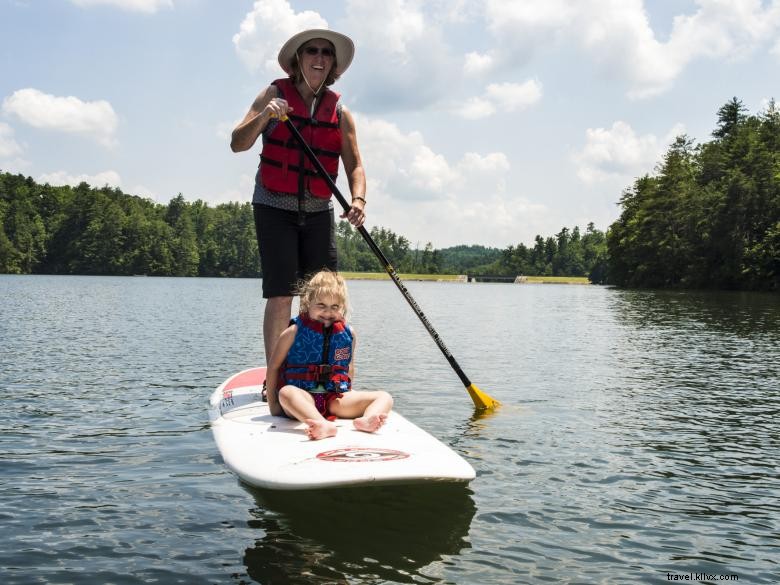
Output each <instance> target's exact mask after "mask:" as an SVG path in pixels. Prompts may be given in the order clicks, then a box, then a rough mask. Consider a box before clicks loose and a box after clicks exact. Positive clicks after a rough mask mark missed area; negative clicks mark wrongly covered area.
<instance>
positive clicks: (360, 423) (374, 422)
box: [352, 413, 387, 433]
mask: <svg viewBox="0 0 780 585" xmlns="http://www.w3.org/2000/svg"><path fill="white" fill-rule="evenodd" d="M386 420H387V415H386V414H385V413H380V414H372V415H371V416H361V417H360V418H356V419H355V420H353V421H352V424H354V425H355V428H356V429H357V430H359V431H363V432H365V433H375V432H376V431H378V430H379V428H380V427H381V426H382V425H383V424H385V421H386Z"/></svg>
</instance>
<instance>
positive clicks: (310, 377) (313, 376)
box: [283, 364, 349, 382]
mask: <svg viewBox="0 0 780 585" xmlns="http://www.w3.org/2000/svg"><path fill="white" fill-rule="evenodd" d="M293 368H294V369H304V368H305V369H306V371H305V372H291V371H290V370H291V369H293ZM284 369H285V371H284V374H283V375H284V378H285V379H287V380H305V381H308V382H316V381H318V380H321V379H322V378H323V377H325V376H331V375H335V376H337V377H338V378H342V377H344V378H347V379H349V377H348V376H344V374H343V372H348V371H349V370H348V369H347V368H345V367H344V366H341V365H338V364H336V365H330V364H300V365H298V364H286V365H285V367H284Z"/></svg>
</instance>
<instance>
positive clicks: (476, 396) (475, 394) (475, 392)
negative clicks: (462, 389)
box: [466, 384, 501, 410]
mask: <svg viewBox="0 0 780 585" xmlns="http://www.w3.org/2000/svg"><path fill="white" fill-rule="evenodd" d="M466 390H468V391H469V396H471V399H472V400H473V401H474V406H476V407H477V408H479V409H480V410H484V409H486V408H495V407H496V406H498V405H499V404H501V403H500V402H499V401H498V400H494V399H493V398H491V397H490V396H488V395H487V394H485V393H484V392H483V391H482V390H480V389H479V388H477V387H476V386H475V385H474V384H471V385H469V386H468V388H466Z"/></svg>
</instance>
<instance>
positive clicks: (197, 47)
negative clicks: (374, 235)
mask: <svg viewBox="0 0 780 585" xmlns="http://www.w3.org/2000/svg"><path fill="white" fill-rule="evenodd" d="M304 28H332V29H334V30H338V31H340V32H343V33H345V34H347V35H349V36H351V37H352V38H353V40H354V41H355V44H356V55H355V61H354V62H353V64H352V66H351V67H350V69H349V70H348V71H347V72H346V74H345V75H344V76H343V78H342V79H340V80H339V81H338V82H337V83H336V84H335V85H334V86H333V88H334V89H335V90H336V91H339V92H340V93H343V100H344V103H345V104H346V106H347V107H348V108H350V110H351V111H352V112H353V113H354V115H355V118H356V121H357V128H358V141H359V144H360V148H361V153H362V156H363V159H364V165H365V167H366V173H367V177H368V194H367V198H368V207H367V212H368V222H367V225H368V226H369V227H371V226H374V225H378V226H384V227H387V228H389V229H392V230H393V231H394V232H396V233H398V234H399V235H404V236H406V237H407V238H409V240H410V241H411V242H412V245H413V246H415V245H417V244H419V245H420V246H424V245H425V243H426V242H429V241H430V242H432V243H433V245H434V246H435V247H437V248H442V247H446V246H451V245H456V244H483V245H488V246H498V247H505V246H508V245H510V244H512V245H516V244H518V243H521V242H522V243H526V244H531V243H532V242H533V238H534V236H535V235H536V234H541V235H543V236H548V235H553V234H555V233H557V232H558V231H559V230H560V228H561V227H563V226H567V227H573V226H574V225H579V226H580V227H581V228H582V229H583V230H584V228H585V226H586V225H587V224H588V222H591V221H592V222H594V223H595V224H596V227H597V228H599V229H603V230H605V229H606V228H607V227H608V226H609V224H610V223H611V222H612V221H614V220H615V219H616V218H617V216H618V214H619V208H618V207H617V201H618V200H619V198H620V195H621V192H622V190H623V189H625V188H626V187H628V186H630V185H631V183H632V182H633V180H634V178H636V177H637V176H640V175H642V174H644V173H647V172H652V171H653V168H654V167H655V165H656V164H657V163H658V161H659V160H660V158H661V156H662V155H663V153H664V151H665V149H666V147H667V146H668V144H669V143H670V142H671V141H672V140H673V138H674V136H676V135H677V134H680V133H686V134H688V135H689V136H690V137H691V138H693V139H694V140H695V141H697V142H704V141H707V140H709V139H710V133H711V131H712V130H713V129H714V127H715V123H716V112H717V110H718V108H719V107H720V106H721V105H723V104H724V103H725V102H726V101H728V100H729V99H731V98H732V97H733V96H737V97H738V98H740V99H741V100H742V101H743V102H744V104H745V106H746V107H747V108H748V110H749V111H750V112H751V113H758V112H759V111H761V110H762V109H763V108H764V107H765V106H766V103H767V101H768V100H769V99H770V98H772V97H775V98H777V97H780V96H778V91H777V87H778V79H780V0H765V1H763V2H762V1H760V0H697V1H694V0H644V1H642V0H522V1H521V0H517V1H507V0H501V1H500V0H468V1H466V0H428V1H425V2H423V1H413V0H382V1H374V0H371V1H369V0H345V1H336V0H333V1H327V2H311V1H308V2H307V1H297V0H257V1H253V0H224V1H217V0H0V169H2V170H4V171H10V172H15V173H17V172H18V173H22V174H25V175H30V176H32V177H33V178H35V179H36V180H39V181H41V182H49V183H51V184H77V183H78V182H79V181H81V180H86V181H88V182H90V183H92V184H94V185H103V184H109V185H112V186H117V187H120V188H121V189H122V190H123V191H125V192H127V193H132V194H137V195H142V196H144V197H150V198H153V199H155V200H157V201H160V202H163V203H165V202H167V201H168V200H170V199H171V198H172V197H174V196H176V195H177V194H178V193H181V194H183V195H184V197H185V198H186V199H188V200H193V201H194V200H195V199H203V200H205V201H208V202H209V203H212V204H217V203H221V202H225V201H249V200H250V199H251V193H252V183H253V177H254V172H255V169H256V166H257V162H258V154H259V147H257V146H256V147H255V148H254V149H253V150H252V151H251V152H247V153H241V154H233V153H232V152H231V151H230V149H229V134H230V130H231V129H232V127H233V126H234V125H235V123H236V122H237V121H238V120H240V119H241V118H242V117H243V115H244V114H245V112H246V110H247V109H248V107H249V105H250V103H251V102H252V100H253V99H254V97H255V96H256V95H257V93H258V92H259V91H260V90H261V89H262V88H263V87H264V86H266V85H267V84H268V83H269V82H270V81H271V80H273V79H275V78H276V77H280V76H281V75H282V72H281V70H280V69H279V67H278V65H277V64H276V54H277V51H278V49H279V47H280V46H281V44H282V43H283V42H284V41H285V40H286V39H287V38H288V37H289V36H291V35H292V34H293V33H294V32H297V31H298V30H301V29H304ZM340 186H341V187H342V188H343V190H344V192H345V193H346V192H347V189H346V187H345V183H343V182H341V181H340Z"/></svg>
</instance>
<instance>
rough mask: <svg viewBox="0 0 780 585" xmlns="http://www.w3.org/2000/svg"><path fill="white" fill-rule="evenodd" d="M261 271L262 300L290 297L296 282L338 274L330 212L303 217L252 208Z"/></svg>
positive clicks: (263, 207) (260, 206) (290, 212)
mask: <svg viewBox="0 0 780 585" xmlns="http://www.w3.org/2000/svg"><path fill="white" fill-rule="evenodd" d="M252 207H253V208H254V212H255V231H256V233H257V245H258V248H259V249H260V263H261V265H262V269H263V298H266V299H267V298H270V297H290V296H294V294H295V286H296V284H297V283H298V281H300V280H302V279H304V278H306V277H308V276H309V275H311V274H313V273H315V272H317V271H318V270H322V269H323V268H328V269H330V270H333V271H335V270H338V256H337V253H336V226H335V223H334V213H333V210H332V209H331V210H329V211H320V212H317V213H307V214H306V215H305V222H304V224H303V225H300V224H299V221H298V212H297V211H286V210H284V209H277V208H275V207H268V206H267V205H258V204H254V205H253V206H252Z"/></svg>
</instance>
